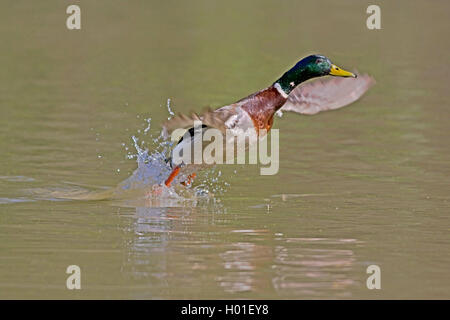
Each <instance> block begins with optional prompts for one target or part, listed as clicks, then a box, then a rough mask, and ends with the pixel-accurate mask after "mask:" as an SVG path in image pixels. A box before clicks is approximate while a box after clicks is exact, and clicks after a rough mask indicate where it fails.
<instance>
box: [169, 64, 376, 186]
mask: <svg viewBox="0 0 450 320" xmlns="http://www.w3.org/2000/svg"><path fill="white" fill-rule="evenodd" d="M326 75H331V76H337V77H352V78H356V77H357V76H356V74H353V73H351V72H348V71H345V70H343V69H341V68H339V67H337V66H335V65H334V64H332V63H331V61H330V60H329V59H328V58H326V57H324V56H321V55H310V56H308V57H306V58H304V59H302V60H300V61H299V62H298V63H297V64H296V65H295V66H294V67H293V68H291V69H290V70H289V71H287V72H286V73H284V74H283V76H282V77H281V78H279V79H278V80H277V81H275V82H274V83H273V84H272V85H271V86H269V87H268V88H266V89H263V90H261V91H259V92H256V93H254V94H252V95H250V96H248V97H246V98H244V99H242V100H239V101H237V102H236V103H233V104H231V105H228V106H224V107H222V108H219V109H217V110H214V111H207V112H205V113H203V114H201V115H198V114H195V113H194V114H192V115H190V116H187V115H182V114H180V115H178V116H176V117H174V118H172V119H170V120H168V121H167V122H166V123H164V125H163V127H164V130H165V131H166V132H167V133H172V132H173V131H174V130H175V129H179V128H183V129H189V130H188V132H189V134H190V135H189V136H187V135H185V136H184V138H182V139H180V140H179V142H178V144H177V145H176V147H175V148H174V150H173V151H172V155H173V154H174V152H178V153H177V154H179V152H180V150H186V149H185V148H186V147H187V148H188V149H187V150H190V149H191V148H192V146H193V144H194V143H193V142H194V139H195V135H194V134H193V133H194V122H195V121H201V123H202V130H204V129H205V128H217V129H220V130H221V131H222V132H225V130H227V129H229V130H243V131H246V130H247V129H251V130H254V132H255V133H256V135H257V136H259V137H262V136H264V135H265V134H266V133H267V131H269V130H270V128H271V127H272V124H273V116H274V114H275V112H277V111H278V110H281V111H293V112H297V113H300V114H308V115H311V114H316V113H318V112H320V111H325V110H333V109H337V108H341V107H343V106H346V105H348V104H350V103H352V102H354V101H356V100H357V99H358V98H360V97H361V96H362V95H363V94H364V92H366V91H367V90H368V89H369V88H370V86H371V85H372V84H373V83H374V80H373V78H372V77H370V76H368V75H363V76H360V77H359V78H357V79H353V80H344V79H331V80H326V81H314V82H312V83H309V84H307V85H303V86H299V84H301V83H303V82H305V81H306V80H309V79H312V78H316V77H321V76H326ZM199 136H200V137H201V135H199ZM172 159H174V157H172V158H171V160H170V164H171V166H172V170H173V171H172V173H171V174H170V176H169V177H168V178H167V180H166V181H165V184H166V186H170V184H171V183H172V181H173V180H174V178H175V177H176V176H177V175H178V174H179V172H180V168H181V164H182V163H177V162H176V161H174V160H172ZM188 179H189V180H190V178H188Z"/></svg>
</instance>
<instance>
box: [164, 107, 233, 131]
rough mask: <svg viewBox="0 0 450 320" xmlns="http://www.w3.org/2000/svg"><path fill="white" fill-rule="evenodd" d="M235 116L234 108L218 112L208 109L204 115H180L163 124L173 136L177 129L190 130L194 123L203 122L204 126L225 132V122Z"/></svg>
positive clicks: (226, 108)
mask: <svg viewBox="0 0 450 320" xmlns="http://www.w3.org/2000/svg"><path fill="white" fill-rule="evenodd" d="M234 114H235V111H234V108H231V106H230V107H224V108H220V109H218V110H214V111H213V110H211V109H207V110H206V111H205V112H203V113H202V114H197V113H191V115H185V114H181V113H180V114H178V115H177V116H175V117H173V118H172V119H170V120H167V121H166V122H165V123H163V130H164V131H165V132H166V133H168V134H171V133H172V131H173V130H176V129H179V128H181V129H189V128H192V127H193V126H194V121H201V122H202V124H203V125H206V126H208V127H212V128H217V129H219V130H221V131H223V132H225V130H226V125H225V122H226V121H227V120H228V119H229V118H230V117H231V116H233V115H234Z"/></svg>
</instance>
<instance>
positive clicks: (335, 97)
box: [280, 74, 375, 115]
mask: <svg viewBox="0 0 450 320" xmlns="http://www.w3.org/2000/svg"><path fill="white" fill-rule="evenodd" d="M374 84H375V79H374V78H372V77H371V76H369V75H367V74H364V75H358V78H355V79H354V78H334V77H333V78H330V79H326V80H315V81H313V82H310V83H308V84H306V85H304V86H299V87H297V88H296V89H294V90H293V91H292V92H291V93H290V94H289V97H288V100H287V101H286V103H285V104H284V105H283V107H281V109H280V110H281V111H282V112H283V111H293V112H297V113H301V114H308V115H312V114H316V113H318V112H321V111H326V110H334V109H338V108H342V107H345V106H346V105H349V104H351V103H353V102H355V101H356V100H358V99H359V98H360V97H361V96H362V95H363V94H364V93H365V92H366V91H367V90H368V89H369V88H370V87H371V86H372V85H374Z"/></svg>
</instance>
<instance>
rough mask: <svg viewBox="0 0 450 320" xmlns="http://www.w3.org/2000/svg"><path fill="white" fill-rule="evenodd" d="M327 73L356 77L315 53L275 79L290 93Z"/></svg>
mask: <svg viewBox="0 0 450 320" xmlns="http://www.w3.org/2000/svg"><path fill="white" fill-rule="evenodd" d="M327 75H330V76H337V77H353V78H356V75H355V74H353V73H351V72H348V71H345V70H343V69H341V68H339V67H337V66H335V65H334V64H332V63H331V61H330V59H328V58H327V57H325V56H322V55H318V54H313V55H310V56H308V57H306V58H303V59H302V60H300V61H299V62H297V64H296V65H295V66H294V67H292V68H291V69H290V70H289V71H287V72H286V73H285V74H284V75H283V76H282V77H281V78H280V79H278V80H277V81H275V84H276V83H278V84H279V85H280V87H281V89H282V90H283V91H284V92H285V93H286V94H289V93H290V92H291V91H292V90H293V89H294V88H295V87H296V86H298V85H299V84H300V83H302V82H304V81H306V80H309V79H312V78H316V77H322V76H327Z"/></svg>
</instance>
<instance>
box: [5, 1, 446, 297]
mask: <svg viewBox="0 0 450 320" xmlns="http://www.w3.org/2000/svg"><path fill="white" fill-rule="evenodd" d="M70 4H76V5H79V6H80V8H81V30H68V29H67V28H66V19H67V17H68V16H69V15H68V14H66V8H67V6H68V5H70ZM370 4H377V5H379V6H380V8H381V28H382V29H381V30H369V29H368V28H367V27H366V19H367V18H368V16H369V14H367V13H366V9H367V7H368V6H369V5H370ZM449 9H450V3H449V2H448V1H444V0H442V1H439V0H438V1H433V2H432V3H431V2H429V1H406V0H403V1H375V2H374V1H364V0H363V1H361V0H346V1H339V2H337V1H324V0H320V1H312V0H311V1H268V0H263V1H233V0H228V1H164V2H160V1H143V0H142V1H138V0H133V1H126V2H125V1H119V0H108V1H106V0H96V1H75V0H73V1H57V0H49V1H39V2H37V1H23V0H2V1H1V3H0V298H3V299H5V298H40V299H46V298H65V299H71V298H85V299H90V298H132V299H172V298H193V299H194V298H198V299H202V298H209V299H220V298H222V299H234V298H266V299H286V298H288V299H317V298H319V299H321V298H342V299H352V298H353V299H354V298H370V299H379V298H383V299H387V298H425V299H427V298H437V299H439V298H446V299H448V298H449V289H450V280H449V277H448V268H449V263H450V259H449V254H448V252H449V249H450V245H449V237H448V234H449V233H448V232H449V219H448V215H449V213H450V203H449V201H450V195H449V189H450V188H449V177H450V165H449V160H450V145H449V143H448V141H449V139H450V134H449V132H450V131H449V116H450V111H449V105H448V99H449V97H450V95H449V92H448V83H449V80H450V68H449V64H448V62H449V56H448V52H449V49H450V43H449V38H448V30H449V26H450V23H449V20H448V15H449ZM311 53H321V54H324V55H326V56H328V57H329V58H330V59H331V60H332V61H333V62H334V63H336V64H337V65H339V66H341V67H343V68H345V69H349V70H353V69H355V68H356V69H358V70H359V71H360V72H363V73H368V74H370V75H373V76H374V77H375V79H376V80H377V84H376V86H375V87H373V88H372V89H371V90H369V92H368V93H367V94H366V95H365V96H364V97H363V99H362V100H360V101H358V102H357V103H355V104H353V105H351V106H349V107H347V108H344V109H341V110H338V111H334V112H327V113H323V114H319V115H317V116H314V117H305V116H299V115H296V114H285V115H284V116H283V117H282V118H277V119H275V128H279V129H280V139H281V143H280V171H279V173H278V174H277V175H275V176H260V175H259V168H258V167H257V166H223V167H222V168H219V169H216V170H215V171H214V172H212V173H211V175H212V177H208V176H206V177H203V178H202V179H203V181H206V182H205V183H210V185H213V187H208V188H212V189H208V190H209V193H210V194H211V196H210V197H209V198H208V199H209V200H207V201H196V200H195V201H193V200H189V201H187V202H186V203H184V202H182V203H179V202H177V203H166V204H164V203H162V204H150V205H148V204H145V203H142V204H135V203H130V202H128V201H123V200H120V201H119V200H117V199H108V200H103V201H79V200H74V201H61V199H57V198H56V197H51V196H48V195H49V194H50V193H49V191H56V192H58V191H59V192H62V191H64V190H75V191H76V190H91V191H92V190H105V189H107V188H114V187H116V186H117V185H118V184H119V183H120V182H121V181H123V180H125V179H127V178H128V177H130V176H131V175H132V172H133V170H135V169H136V167H137V164H136V158H133V155H134V154H136V150H135V148H134V143H133V141H132V136H135V137H137V138H138V139H139V143H140V145H141V146H142V147H143V148H144V147H145V148H148V149H149V153H151V152H152V149H151V148H152V144H151V141H152V138H150V132H151V133H152V135H153V137H154V136H157V132H158V130H159V128H160V124H161V122H162V121H164V120H165V119H167V117H168V112H167V107H166V104H167V101H168V99H170V105H171V108H172V109H173V110H174V111H175V112H188V111H191V110H201V109H202V108H204V107H205V106H210V107H213V108H215V107H219V106H222V105H225V104H229V103H232V102H234V101H236V100H238V99H240V98H242V97H244V96H246V95H248V94H250V93H253V92H255V91H257V90H260V89H262V88H264V87H266V86H268V85H270V84H271V83H272V82H273V81H275V80H276V79H277V78H278V77H279V76H280V75H281V74H283V73H284V72H285V71H286V70H287V69H288V68H290V67H291V66H292V65H293V64H295V63H296V62H297V61H298V60H299V59H300V58H302V57H304V56H306V55H308V54H311ZM149 118H151V129H150V131H146V129H147V128H148V124H149V121H150V120H148V119H149ZM218 170H219V171H218ZM216 180H217V181H216ZM201 181H202V180H200V182H199V183H201ZM42 190H44V191H42ZM45 192H47V194H48V195H47V196H42V193H45ZM72 264H75V265H78V266H80V268H81V274H82V278H81V279H82V280H81V285H82V289H81V290H68V289H67V288H66V279H67V277H68V275H67V274H66V273H65V271H66V268H67V266H69V265H72ZM372 264H376V265H378V266H380V268H381V286H382V288H381V290H368V289H367V287H366V279H367V277H368V276H369V275H368V274H366V268H367V267H368V266H369V265H372Z"/></svg>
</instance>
